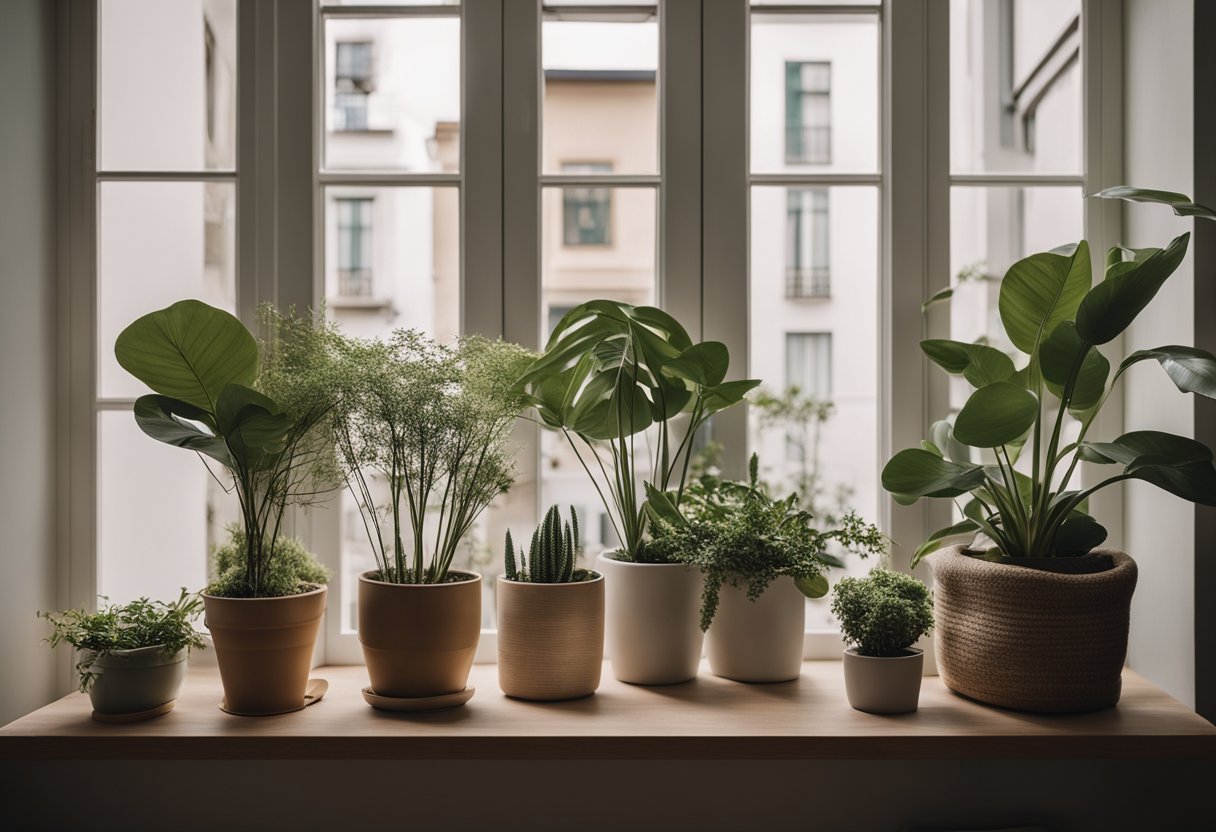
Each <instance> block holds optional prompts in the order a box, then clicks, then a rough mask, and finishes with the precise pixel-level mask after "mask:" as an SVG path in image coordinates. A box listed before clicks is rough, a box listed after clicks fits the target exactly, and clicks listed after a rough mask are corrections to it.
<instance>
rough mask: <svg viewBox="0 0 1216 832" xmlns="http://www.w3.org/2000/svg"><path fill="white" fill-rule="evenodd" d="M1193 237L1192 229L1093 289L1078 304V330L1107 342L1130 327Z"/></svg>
mask: <svg viewBox="0 0 1216 832" xmlns="http://www.w3.org/2000/svg"><path fill="white" fill-rule="evenodd" d="M1190 239H1191V235H1190V234H1189V233H1187V234H1182V235H1181V236H1179V237H1176V238H1175V239H1174V240H1173V241H1172V242H1171V243H1170V244H1169V245H1168V246H1167V247H1166V248H1164V249H1162V250H1161V251H1158V252H1156V253H1154V254H1153V255H1151V256H1150V257H1148V259H1146V260H1144V261H1143V262H1141V263H1137V264H1135V265H1134V266H1133V267H1131V268H1130V269H1126V270H1124V271H1121V272H1120V273H1119V274H1117V275H1115V276H1114V277H1107V279H1106V280H1103V281H1102V282H1101V283H1099V284H1098V285H1097V286H1095V287H1094V288H1093V289H1091V290H1090V292H1089V294H1087V295H1086V296H1085V299H1084V300H1082V301H1081V304H1080V306H1078V307H1077V313H1076V321H1077V334H1078V335H1080V336H1081V338H1082V340H1084V341H1086V342H1087V343H1090V344H1105V343H1107V342H1109V341H1113V340H1114V339H1115V338H1117V337H1118V336H1119V334H1120V333H1122V332H1123V330H1125V329H1127V327H1128V325H1129V324H1131V322H1132V321H1134V320H1135V319H1136V316H1137V315H1139V314H1140V312H1141V311H1142V310H1143V309H1144V307H1146V306H1148V304H1149V302H1150V301H1152V299H1153V298H1154V297H1155V296H1156V294H1157V291H1158V290H1159V289H1160V288H1161V286H1162V285H1163V284H1164V283H1165V281H1166V279H1167V278H1169V276H1170V275H1171V274H1173V273H1174V270H1175V269H1177V268H1178V264H1180V263H1181V262H1182V258H1183V257H1185V256H1186V247H1187V244H1188V242H1189V241H1190ZM1122 265H1123V264H1116V266H1112V267H1110V268H1116V267H1121V266H1122Z"/></svg>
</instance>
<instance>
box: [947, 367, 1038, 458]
mask: <svg viewBox="0 0 1216 832" xmlns="http://www.w3.org/2000/svg"><path fill="white" fill-rule="evenodd" d="M1038 414H1039V402H1038V399H1036V398H1035V397H1034V394H1033V393H1030V392H1029V391H1026V390H1023V389H1022V388H1020V387H1018V386H1017V385H1015V384H1010V383H1009V382H1007V381H998V382H997V383H996V384H989V385H988V386H987V387H981V388H980V389H979V390H976V391H975V392H974V393H972V394H971V398H969V399H968V400H967V403H966V404H965V405H963V409H962V410H960V411H959V414H958V416H957V417H956V418H955V420H954V436H955V438H956V439H958V441H959V442H962V443H963V444H964V445H970V446H971V447H973V448H995V447H997V446H999V445H1004V444H1005V443H1007V442H1013V441H1014V440H1016V439H1018V438H1019V437H1021V436H1022V434H1024V433H1026V431H1028V430H1029V429H1030V428H1031V426H1032V425H1034V420H1035V419H1036V418H1037V417H1038Z"/></svg>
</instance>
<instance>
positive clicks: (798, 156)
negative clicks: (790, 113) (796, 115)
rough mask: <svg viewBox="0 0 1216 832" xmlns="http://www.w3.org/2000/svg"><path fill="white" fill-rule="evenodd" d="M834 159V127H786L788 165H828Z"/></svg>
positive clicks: (786, 161)
mask: <svg viewBox="0 0 1216 832" xmlns="http://www.w3.org/2000/svg"><path fill="white" fill-rule="evenodd" d="M831 161H832V128H831V127H807V126H797V127H795V126H790V127H786V128H785V163H786V164H787V165H827V164H830V163H831Z"/></svg>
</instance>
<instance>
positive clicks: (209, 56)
mask: <svg viewBox="0 0 1216 832" xmlns="http://www.w3.org/2000/svg"><path fill="white" fill-rule="evenodd" d="M203 79H204V83H205V84H206V85H207V93H206V104H207V139H208V140H209V141H211V142H214V141H215V87H216V79H215V32H213V31H212V30H211V24H210V23H208V22H207V21H203Z"/></svg>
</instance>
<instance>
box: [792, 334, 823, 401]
mask: <svg viewBox="0 0 1216 832" xmlns="http://www.w3.org/2000/svg"><path fill="white" fill-rule="evenodd" d="M785 384H786V386H787V387H797V388H798V389H799V390H800V391H801V392H803V393H805V394H807V395H808V396H814V397H815V398H817V399H820V400H823V401H826V400H828V399H830V398H831V397H832V334H831V333H830V332H788V333H786V335H785Z"/></svg>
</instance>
